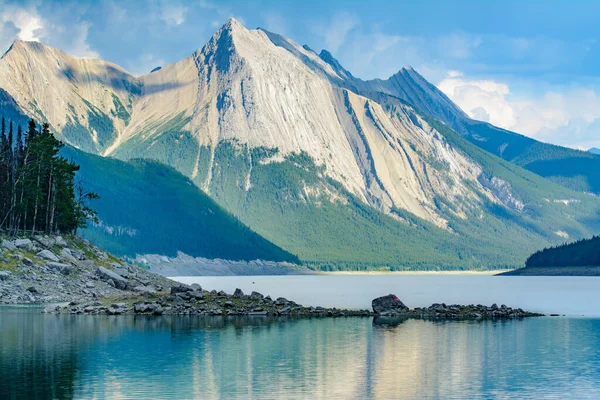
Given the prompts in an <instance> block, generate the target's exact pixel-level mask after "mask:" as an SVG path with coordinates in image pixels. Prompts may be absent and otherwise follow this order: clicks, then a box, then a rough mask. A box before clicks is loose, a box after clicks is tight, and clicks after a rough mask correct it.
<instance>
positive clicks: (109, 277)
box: [96, 267, 129, 290]
mask: <svg viewBox="0 0 600 400" xmlns="http://www.w3.org/2000/svg"><path fill="white" fill-rule="evenodd" d="M96 274H97V275H98V277H99V278H100V279H102V280H103V281H105V282H107V283H109V284H110V285H111V286H115V287H116V288H117V289H121V290H126V289H127V287H128V286H129V284H128V282H127V279H125V278H123V277H122V276H121V275H119V274H117V273H116V272H113V271H111V270H109V269H106V268H104V267H98V269H97V270H96Z"/></svg>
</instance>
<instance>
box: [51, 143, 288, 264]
mask: <svg viewBox="0 0 600 400" xmlns="http://www.w3.org/2000/svg"><path fill="white" fill-rule="evenodd" d="M62 156H64V157H66V158H67V159H69V160H72V161H74V162H75V163H77V164H78V165H80V166H81V170H80V171H79V172H78V175H77V179H78V180H79V181H80V182H81V183H82V185H83V186H84V187H85V189H86V190H91V191H95V192H96V193H99V194H100V195H101V197H100V199H99V200H95V201H94V202H93V204H91V206H92V207H93V208H94V209H95V210H97V211H98V215H99V217H100V221H99V222H98V223H93V224H92V223H90V224H89V227H88V228H87V229H84V230H83V231H81V233H80V234H81V236H83V237H85V238H87V239H90V240H91V241H92V242H93V243H95V244H97V245H98V246H100V247H102V248H103V249H106V250H108V251H111V252H114V253H115V254H118V255H121V256H123V255H127V256H133V257H135V255H136V254H149V253H158V254H163V255H165V256H172V257H174V256H176V255H177V253H178V252H179V251H181V252H183V253H185V254H188V255H191V256H195V257H204V258H221V259H229V260H246V261H250V260H271V261H290V262H297V261H298V260H297V258H296V257H295V256H293V255H292V254H290V253H288V252H286V251H283V250H282V249H280V248H279V247H277V246H275V245H274V244H272V243H270V242H269V241H267V240H265V239H264V238H262V237H261V236H259V235H257V234H256V233H254V232H252V231H251V230H250V229H248V227H246V226H244V225H243V224H242V223H241V222H240V221H238V220H237V219H235V218H234V217H233V216H232V215H230V214H229V213H227V212H226V211H225V210H223V208H222V207H220V206H219V205H217V204H216V203H215V202H214V201H213V200H212V199H211V198H210V197H208V196H207V195H206V194H204V193H203V192H202V191H201V190H199V189H198V188H197V187H195V186H194V185H193V184H192V183H191V182H190V180H189V179H187V178H186V177H184V176H183V175H181V174H180V173H178V172H177V171H175V170H174V169H172V168H170V167H167V166H165V165H163V164H159V163H157V162H155V161H150V160H131V161H130V162H124V161H120V160H116V159H113V158H105V157H100V156H96V155H92V154H89V153H85V152H82V151H80V150H77V149H74V148H73V147H65V148H64V149H63V150H62Z"/></svg>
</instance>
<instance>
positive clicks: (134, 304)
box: [44, 284, 543, 320]
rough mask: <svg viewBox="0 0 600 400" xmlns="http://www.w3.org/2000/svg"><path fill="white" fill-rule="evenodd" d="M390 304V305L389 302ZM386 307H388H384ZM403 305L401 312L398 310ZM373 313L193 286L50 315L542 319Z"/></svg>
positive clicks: (448, 309) (432, 309)
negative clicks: (306, 304)
mask: <svg viewBox="0 0 600 400" xmlns="http://www.w3.org/2000/svg"><path fill="white" fill-rule="evenodd" d="M390 299H391V301H390ZM382 303H383V304H382ZM399 305H401V306H399ZM372 308H373V309H372V310H366V309H365V310H348V309H339V308H335V307H334V308H326V307H304V306H302V305H300V304H298V303H296V302H294V301H292V300H288V299H285V298H283V297H279V298H277V299H275V300H273V299H272V298H271V297H270V296H263V295H262V294H261V293H258V292H252V293H251V294H249V295H246V294H244V293H243V291H242V290H241V289H236V291H235V293H233V294H227V293H225V292H223V291H220V292H217V291H215V290H212V291H206V290H202V288H201V287H200V286H199V285H197V284H194V285H192V286H187V285H179V286H173V287H171V289H170V292H169V293H166V292H165V293H156V292H155V293H144V294H125V295H122V296H119V297H117V298H112V299H104V301H95V302H87V303H77V302H71V303H69V304H65V305H56V306H54V305H51V306H49V307H47V308H46V309H45V310H44V312H45V313H49V314H89V315H203V316H291V317H395V318H404V319H452V320H484V319H486V320H487V319H514V318H525V317H535V316H543V314H538V313H532V312H528V311H524V310H522V309H520V308H511V307H507V306H505V305H504V304H503V305H501V306H500V307H498V306H497V305H495V304H493V305H492V306H490V307H487V306H483V305H448V306H447V305H446V304H433V305H431V306H429V307H427V308H425V307H424V308H413V309H410V308H408V307H406V306H404V304H403V303H402V302H401V301H400V300H399V299H398V298H397V297H396V296H394V295H388V296H384V297H380V298H377V299H374V300H373V305H372Z"/></svg>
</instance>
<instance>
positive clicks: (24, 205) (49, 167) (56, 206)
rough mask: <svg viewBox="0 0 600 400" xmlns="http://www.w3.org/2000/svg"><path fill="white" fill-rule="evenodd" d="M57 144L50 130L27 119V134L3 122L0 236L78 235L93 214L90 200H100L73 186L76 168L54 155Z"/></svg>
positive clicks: (46, 126) (59, 146)
mask: <svg viewBox="0 0 600 400" xmlns="http://www.w3.org/2000/svg"><path fill="white" fill-rule="evenodd" d="M63 146H64V144H63V143H62V142H60V141H59V140H57V139H56V138H55V137H54V135H53V134H52V132H51V131H50V126H49V125H48V124H47V123H44V124H43V125H42V126H41V127H38V125H37V124H36V122H35V121H34V120H33V119H32V120H30V121H29V123H28V126H27V130H26V131H25V132H23V129H22V127H21V126H17V127H16V129H15V127H14V126H13V123H12V122H8V125H7V122H6V120H5V118H4V117H2V125H1V127H0V231H3V232H4V233H6V234H9V235H17V234H19V233H29V232H31V233H32V234H33V233H36V232H45V233H54V232H69V233H74V234H76V233H77V229H78V228H84V227H86V222H87V221H88V220H89V219H92V220H96V219H97V215H96V212H95V211H94V210H93V209H92V208H90V207H89V206H88V201H89V200H94V199H97V198H99V196H98V194H96V193H95V192H87V191H85V190H84V189H83V187H82V186H81V184H78V183H76V182H75V174H76V172H77V171H78V170H79V166H78V165H77V164H75V163H72V162H70V161H68V160H67V159H66V158H64V157H62V156H60V155H59V152H60V150H61V148H62V147H63Z"/></svg>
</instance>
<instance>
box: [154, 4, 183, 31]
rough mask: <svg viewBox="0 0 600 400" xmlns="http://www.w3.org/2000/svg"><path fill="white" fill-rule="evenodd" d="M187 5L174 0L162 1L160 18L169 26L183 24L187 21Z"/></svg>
mask: <svg viewBox="0 0 600 400" xmlns="http://www.w3.org/2000/svg"><path fill="white" fill-rule="evenodd" d="M186 12H187V7H184V6H182V5H181V4H179V3H175V2H173V1H163V2H161V13H160V18H161V19H162V20H163V21H165V23H166V24H167V25H169V26H176V25H181V24H183V23H184V22H185V14H186Z"/></svg>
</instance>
